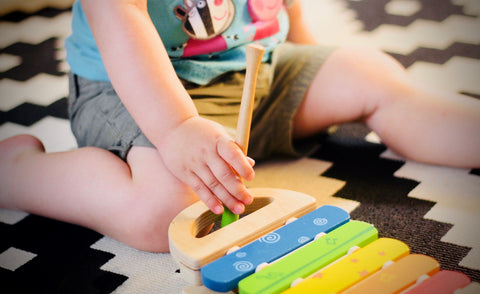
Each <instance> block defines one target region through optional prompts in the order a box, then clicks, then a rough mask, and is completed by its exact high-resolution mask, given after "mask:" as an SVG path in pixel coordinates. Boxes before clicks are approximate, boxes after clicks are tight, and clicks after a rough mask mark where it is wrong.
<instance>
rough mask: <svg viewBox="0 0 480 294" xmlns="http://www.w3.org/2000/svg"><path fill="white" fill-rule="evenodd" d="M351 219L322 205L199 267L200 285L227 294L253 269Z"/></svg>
mask: <svg viewBox="0 0 480 294" xmlns="http://www.w3.org/2000/svg"><path fill="white" fill-rule="evenodd" d="M349 220H350V216H349V214H348V212H346V211H345V210H343V209H341V208H338V207H335V206H330V205H325V206H322V207H320V208H317V209H316V210H314V211H312V212H310V213H308V214H306V215H304V216H302V217H301V218H299V219H297V220H295V221H293V222H291V223H289V224H287V225H285V226H283V227H281V228H279V229H277V230H275V231H273V232H271V233H269V234H267V235H265V236H263V237H261V238H259V239H257V240H256V241H254V242H252V243H249V244H247V245H245V246H244V247H242V248H240V249H238V250H237V251H235V252H233V253H231V254H227V255H225V256H223V257H221V258H219V259H217V260H215V261H213V262H211V263H209V264H207V265H205V266H204V267H202V269H201V271H200V272H201V275H202V283H203V284H204V285H205V286H206V287H207V288H209V289H212V290H214V291H219V292H226V291H229V290H232V289H235V288H237V287H238V282H239V281H240V280H241V279H243V278H245V277H247V276H248V275H251V274H252V273H253V272H254V271H255V268H256V267H257V266H258V265H260V264H262V263H264V262H267V263H268V262H272V261H274V260H276V259H278V258H280V257H282V256H284V255H285V254H287V253H289V252H291V251H293V250H295V249H297V248H299V247H301V246H302V245H304V244H306V243H308V242H311V241H312V240H313V239H314V238H315V236H316V235H318V234H319V233H322V232H323V233H327V232H330V231H331V230H333V229H335V228H337V227H339V226H341V225H343V224H345V223H346V222H348V221H349Z"/></svg>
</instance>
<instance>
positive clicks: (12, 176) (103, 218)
mask: <svg viewBox="0 0 480 294" xmlns="http://www.w3.org/2000/svg"><path fill="white" fill-rule="evenodd" d="M127 162H128V164H127V163H125V162H123V161H122V160H120V159H119V158H118V157H116V156H115V155H113V154H112V153H110V152H108V151H106V150H103V149H98V148H80V149H77V150H74V151H68V152H60V153H44V151H43V149H42V145H41V143H40V142H39V141H38V140H36V139H35V138H33V137H31V136H20V137H13V138H10V139H7V140H5V141H3V142H1V143H0V163H1V164H0V186H1V187H2V190H1V192H0V206H1V207H4V208H10V209H19V210H23V211H27V212H30V213H34V214H39V215H42V216H46V217H50V218H54V219H58V220H62V221H66V222H70V223H75V224H79V225H82V226H85V227H89V228H91V229H93V230H96V231H98V232H100V233H102V234H105V235H108V236H110V237H112V238H114V239H117V240H119V241H121V242H124V243H126V244H128V245H130V246H133V247H135V248H137V249H141V250H147V251H167V250H168V239H167V230H168V225H169V223H170V221H171V219H172V218H173V217H174V216H175V215H176V214H177V213H179V212H180V211H181V210H182V209H183V208H185V207H186V206H188V205H189V204H191V203H193V202H194V201H196V197H195V196H194V194H193V193H192V191H191V190H190V189H189V188H188V187H186V186H185V185H183V184H181V183H180V182H179V181H178V180H177V179H176V178H175V177H173V176H172V175H171V174H170V173H169V172H168V171H167V170H166V168H165V167H164V165H163V162H162V161H161V159H160V157H159V155H158V153H157V151H156V150H155V149H153V148H147V147H133V148H132V150H131V151H130V153H129V155H128V158H127Z"/></svg>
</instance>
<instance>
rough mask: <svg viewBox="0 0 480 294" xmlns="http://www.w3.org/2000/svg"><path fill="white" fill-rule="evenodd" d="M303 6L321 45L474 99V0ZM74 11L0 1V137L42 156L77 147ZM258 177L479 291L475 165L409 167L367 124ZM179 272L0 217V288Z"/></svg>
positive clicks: (76, 235) (123, 283) (130, 283)
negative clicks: (361, 225)
mask: <svg viewBox="0 0 480 294" xmlns="http://www.w3.org/2000/svg"><path fill="white" fill-rule="evenodd" d="M303 3H304V6H305V7H306V11H305V14H306V17H307V20H308V22H309V24H310V25H311V26H312V27H313V28H314V29H315V34H316V36H317V38H318V40H320V41H321V42H322V43H326V44H343V45H345V44H365V45H369V46H375V47H376V48H379V49H381V50H384V51H386V52H387V53H389V54H391V55H392V56H394V57H395V58H396V59H397V60H399V61H400V62H401V63H402V64H403V65H404V66H405V67H406V68H407V70H408V72H409V73H410V74H411V76H412V77H413V78H415V79H417V80H418V81H420V82H422V83H425V84H428V85H431V86H434V87H437V88H440V89H444V90H445V91H456V92H459V93H463V94H465V95H468V96H470V97H472V99H478V98H480V33H479V29H480V2H479V1H478V0H421V1H420V0H323V1H317V0H303ZM71 4H72V2H71V0H30V1H15V0H3V1H1V2H0V36H1V38H0V139H4V138H7V137H9V136H12V135H15V134H20V133H28V134H33V135H35V136H37V137H39V138H40V139H41V140H42V141H43V142H44V143H45V146H46V149H47V151H48V152H55V151H62V150H69V149H72V148H76V143H75V139H74V138H73V135H72V133H71V131H70V127H69V122H68V120H67V112H66V104H67V103H66V96H67V91H68V87H67V86H68V85H67V76H66V73H67V72H68V65H67V64H66V63H65V60H64V58H65V51H64V48H63V42H64V40H65V38H66V37H67V36H68V35H69V33H70V19H71V10H70V6H71ZM479 132H480V130H479ZM479 152H480V150H479ZM256 173H257V177H256V179H255V180H254V181H253V182H252V183H250V184H249V185H250V186H251V187H272V188H285V189H291V190H296V191H300V192H304V193H307V194H309V195H312V196H314V197H316V198H317V200H318V202H319V203H320V204H332V205H336V206H339V207H342V208H344V209H345V210H347V211H348V212H350V214H351V218H352V219H356V220H362V221H366V222H369V223H371V224H373V225H374V226H375V227H376V228H377V229H378V231H379V234H380V236H382V237H392V238H395V239H399V240H401V241H403V242H405V243H406V244H408V245H409V246H410V249H411V252H413V253H422V254H426V255H429V256H431V257H434V258H435V259H437V260H438V261H439V262H440V264H441V266H442V269H449V270H456V271H460V272H463V273H465V274H467V275H468V276H469V277H470V278H471V279H472V281H473V282H475V283H478V282H480V235H479V229H478V228H479V227H480V170H465V169H454V168H446V167H439V166H431V165H425V164H420V163H417V162H412V161H408V160H405V159H404V158H401V157H399V156H398V155H396V154H394V153H393V152H391V151H390V150H388V149H387V148H386V147H385V146H384V145H383V144H381V142H379V141H378V138H377V137H376V136H375V134H373V133H371V132H370V131H369V130H368V129H367V128H366V127H365V126H364V125H361V124H346V125H342V126H340V128H339V131H338V132H337V133H336V134H335V135H332V136H331V137H329V138H326V139H325V140H324V142H323V143H322V146H321V147H320V148H319V149H318V150H317V151H316V153H314V154H313V155H312V156H310V157H308V158H302V159H298V160H285V161H280V160H277V161H271V162H265V163H261V164H259V165H258V166H257V167H256ZM178 272H179V270H178V266H177V265H176V263H175V262H174V261H173V260H172V257H171V256H170V254H153V253H147V252H142V251H138V250H134V249H132V248H130V247H128V246H125V245H124V244H121V243H119V242H116V241H115V240H112V239H110V238H107V237H104V236H102V235H100V234H98V233H96V232H93V231H91V230H88V229H85V228H82V227H78V226H75V225H71V224H66V223H62V222H58V221H55V220H51V219H46V218H43V217H39V216H36V215H30V214H27V213H24V212H20V211H9V210H0V281H1V283H0V292H2V293H32V292H37V293H38V292H39V293H181V291H182V289H183V288H185V287H186V286H187V284H186V283H185V282H184V281H183V280H182V278H181V277H180V275H179V273H178ZM479 289H480V288H479ZM8 291H11V292H8Z"/></svg>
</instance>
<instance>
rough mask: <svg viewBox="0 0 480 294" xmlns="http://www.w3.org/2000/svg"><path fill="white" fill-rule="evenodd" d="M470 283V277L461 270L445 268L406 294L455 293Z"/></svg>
mask: <svg viewBox="0 0 480 294" xmlns="http://www.w3.org/2000/svg"><path fill="white" fill-rule="evenodd" d="M468 284H470V278H469V277H468V276H467V275H465V274H463V273H460V272H456V271H447V270H443V271H440V272H438V273H437V274H435V275H433V276H432V277H430V278H427V279H426V280H424V281H423V282H421V283H420V284H418V285H416V286H415V287H413V288H412V289H409V290H408V291H406V292H405V294H447V293H454V292H455V291H456V290H458V289H462V288H464V287H466V286H467V285H468Z"/></svg>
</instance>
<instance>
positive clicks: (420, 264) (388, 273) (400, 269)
mask: <svg viewBox="0 0 480 294" xmlns="http://www.w3.org/2000/svg"><path fill="white" fill-rule="evenodd" d="M439 269H440V264H439V263H438V262H437V261H436V260H435V259H434V258H432V257H429V256H426V255H420V254H411V255H407V256H405V257H404V258H402V259H400V260H398V261H396V262H394V263H392V264H390V265H389V266H387V267H385V268H383V269H382V270H380V271H378V272H376V273H375V274H373V275H371V276H370V277H368V278H366V279H365V280H363V281H361V282H359V283H357V284H355V285H353V286H352V287H351V288H349V289H347V290H346V291H345V292H342V294H362V293H364V294H366V293H368V294H376V293H378V294H388V293H399V292H400V291H403V290H405V289H407V288H408V287H410V286H411V285H414V284H415V283H416V281H417V279H418V278H419V277H420V276H422V275H429V276H431V275H433V274H435V273H437V272H438V271H439ZM422 293H423V292H422Z"/></svg>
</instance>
